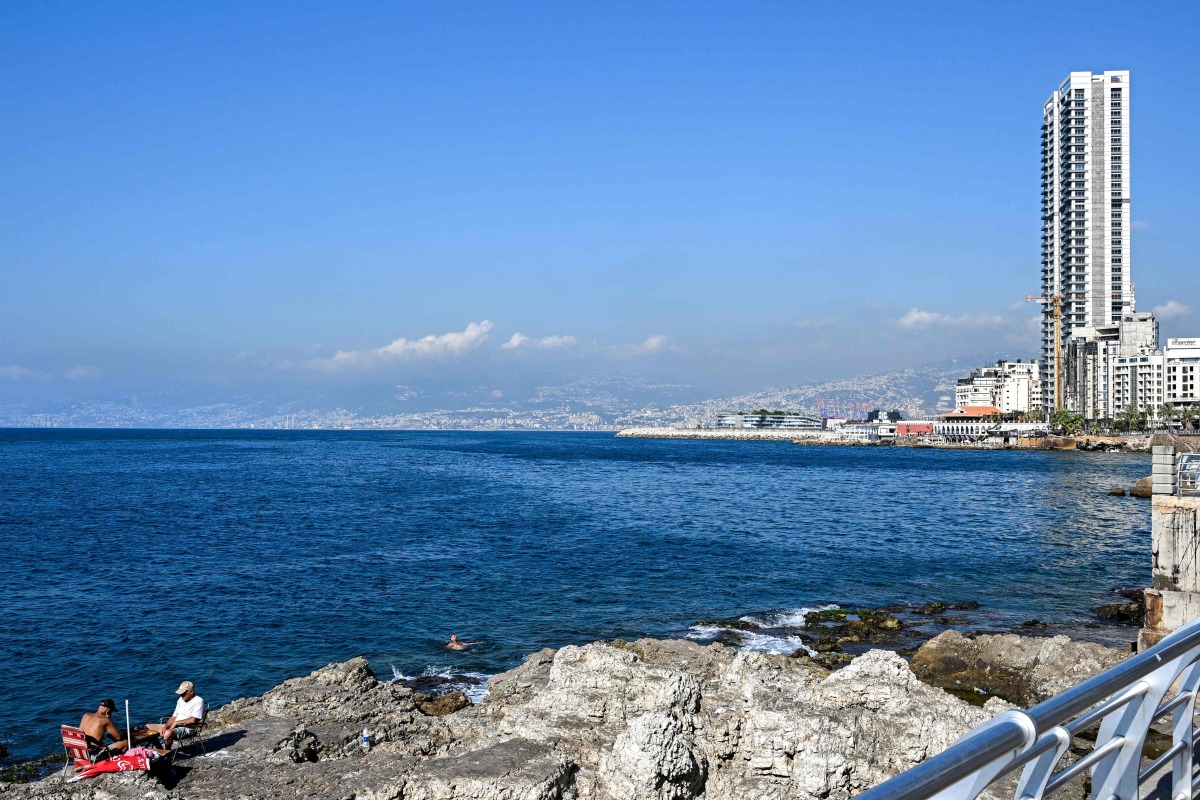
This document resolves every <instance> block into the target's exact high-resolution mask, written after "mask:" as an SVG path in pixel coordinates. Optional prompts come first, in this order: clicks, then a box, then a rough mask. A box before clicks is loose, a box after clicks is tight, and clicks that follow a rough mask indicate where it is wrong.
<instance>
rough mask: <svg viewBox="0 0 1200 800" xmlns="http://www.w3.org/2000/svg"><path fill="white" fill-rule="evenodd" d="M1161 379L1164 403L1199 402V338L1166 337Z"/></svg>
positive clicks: (1184, 403)
mask: <svg viewBox="0 0 1200 800" xmlns="http://www.w3.org/2000/svg"><path fill="white" fill-rule="evenodd" d="M1163 380H1164V381H1165V385H1164V387H1163V402H1164V403H1170V404H1171V405H1173V406H1181V405H1194V404H1200V339H1167V346H1166V348H1165V349H1164V350H1163Z"/></svg>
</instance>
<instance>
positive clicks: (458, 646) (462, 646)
mask: <svg viewBox="0 0 1200 800" xmlns="http://www.w3.org/2000/svg"><path fill="white" fill-rule="evenodd" d="M473 644H483V642H482V641H479V642H460V641H459V640H458V634H457V633H452V634H450V641H448V642H446V647H449V648H450V649H451V650H466V649H467V648H468V647H470V646H471V645H473Z"/></svg>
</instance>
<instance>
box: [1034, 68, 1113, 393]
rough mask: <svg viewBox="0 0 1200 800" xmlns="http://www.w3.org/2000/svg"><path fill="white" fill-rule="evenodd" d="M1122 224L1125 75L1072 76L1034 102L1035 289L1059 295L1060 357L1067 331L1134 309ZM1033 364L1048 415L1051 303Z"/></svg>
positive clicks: (1052, 363)
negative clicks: (1037, 158) (1038, 256)
mask: <svg viewBox="0 0 1200 800" xmlns="http://www.w3.org/2000/svg"><path fill="white" fill-rule="evenodd" d="M1130 222H1131V220H1130V217H1129V71H1128V70H1118V71H1109V72H1105V73H1103V74H1093V73H1091V72H1072V73H1071V74H1070V75H1069V76H1068V77H1067V79H1066V80H1065V81H1063V82H1062V85H1060V86H1059V87H1058V89H1057V90H1055V92H1054V93H1053V94H1052V95H1050V98H1049V99H1048V100H1047V101H1046V103H1045V105H1044V106H1043V107H1042V294H1043V295H1044V296H1045V297H1047V298H1053V297H1056V296H1058V297H1061V298H1062V321H1061V336H1062V347H1063V352H1064V353H1065V352H1066V345H1067V342H1068V341H1069V340H1070V339H1071V336H1072V334H1073V333H1074V332H1076V331H1079V332H1080V333H1081V334H1082V333H1083V332H1084V331H1082V330H1080V329H1087V330H1089V331H1092V330H1095V329H1097V328H1102V327H1106V326H1110V325H1115V324H1117V323H1119V322H1120V321H1121V317H1122V315H1123V314H1124V313H1126V312H1130V311H1133V309H1134V298H1133V282H1132V280H1130V277H1131V276H1130V258H1129V229H1130ZM1041 361H1042V386H1043V388H1044V391H1043V397H1044V398H1045V400H1044V406H1045V409H1046V411H1047V413H1049V412H1050V411H1053V409H1054V403H1055V389H1054V387H1055V382H1056V375H1057V371H1058V370H1059V369H1060V365H1059V364H1058V362H1057V361H1056V359H1055V346H1054V315H1053V303H1046V305H1045V313H1044V314H1043V316H1042V359H1041ZM1064 376H1065V373H1064Z"/></svg>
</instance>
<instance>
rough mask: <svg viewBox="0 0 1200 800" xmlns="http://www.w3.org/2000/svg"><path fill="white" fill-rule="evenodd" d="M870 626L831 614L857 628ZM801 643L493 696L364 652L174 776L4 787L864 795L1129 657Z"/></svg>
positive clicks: (544, 655)
mask: <svg viewBox="0 0 1200 800" xmlns="http://www.w3.org/2000/svg"><path fill="white" fill-rule="evenodd" d="M882 613H886V612H881V616H879V617H878V619H875V620H874V621H873V624H874V623H878V624H877V625H874V627H876V628H880V627H881V629H883V630H886V629H888V628H889V627H891V625H892V623H890V622H888V617H887V616H883V615H882ZM854 621H855V620H853V619H851V620H846V619H845V618H844V617H843V618H839V619H834V618H833V617H832V616H831V618H830V619H829V620H828V622H830V623H831V624H832V625H833V627H835V628H839V632H840V633H841V634H846V635H857V634H855V632H854V629H852V628H849V627H845V626H847V625H849V624H850V623H852V622H854ZM839 626H841V627H839ZM860 633H861V632H860ZM841 638H843V639H845V638H846V636H841ZM796 655H797V656H798V657H789V656H784V655H769V654H763V653H753V652H744V651H738V650H735V649H733V648H730V647H727V646H725V645H722V644H719V643H714V644H711V645H708V646H701V645H698V644H696V643H693V642H689V641H683V640H655V639H643V640H639V641H636V642H623V641H618V642H596V643H594V644H590V645H587V646H583V647H574V646H571V647H564V648H562V649H560V650H549V649H547V650H542V651H540V652H537V653H534V654H533V655H531V656H529V657H528V658H527V659H526V661H525V663H524V664H522V665H521V666H519V667H517V668H516V669H513V670H511V671H509V672H505V673H502V674H500V675H496V676H494V677H493V678H492V679H491V680H490V681H489V690H490V691H489V694H488V696H487V697H486V698H485V699H484V700H483V701H482V702H481V703H480V704H479V705H470V704H469V703H468V704H464V703H463V698H456V697H453V696H449V697H442V698H430V697H423V696H420V695H418V694H417V693H415V692H414V691H413V690H412V689H410V688H408V687H406V686H403V685H401V684H398V683H394V682H385V681H381V680H379V679H377V678H376V676H375V674H374V673H373V672H372V670H371V668H370V667H369V665H368V664H367V662H366V661H365V660H364V659H361V658H359V659H354V660H352V661H348V662H345V663H341V664H330V665H328V666H326V667H323V668H321V669H318V670H316V671H315V672H313V673H312V674H310V675H308V676H306V677H302V678H295V679H292V680H289V681H286V682H284V683H283V684H281V685H279V686H277V687H276V688H274V689H272V690H270V691H269V692H267V693H266V694H264V695H263V696H261V697H256V698H250V699H242V700H237V701H234V702H232V703H230V704H228V705H226V706H224V707H223V708H220V709H218V710H216V711H214V712H213V713H212V714H211V715H210V729H209V730H210V733H209V740H208V754H207V755H203V756H197V757H192V758H186V759H180V760H179V761H178V764H177V766H176V771H175V774H174V775H167V776H166V779H165V780H164V781H160V780H158V779H156V778H154V777H152V776H150V775H147V774H144V773H137V774H117V775H105V776H101V777H99V778H94V779H91V780H89V781H85V782H83V783H74V784H72V783H67V782H66V778H67V776H68V775H69V773H68V772H64V771H55V772H54V773H53V774H51V775H50V776H49V777H46V778H45V779H43V780H41V781H37V782H34V783H31V784H23V785H18V784H2V783H0V798H6V799H7V798H14V800H15V798H42V799H43V800H52V799H53V800H58V799H59V798H64V799H65V798H93V799H94V800H100V799H101V798H104V799H105V800H120V799H121V798H129V800H133V798H145V799H150V798H162V799H163V800H166V798H293V797H295V798H300V797H304V798H329V799H330V800H335V799H337V800H343V799H346V798H353V799H354V800H452V799H457V798H463V800H466V798H471V800H517V799H518V798H520V799H521V800H590V799H591V798H597V799H607V798H623V799H627V800H632V799H637V800H642V799H643V798H644V799H645V800H651V799H653V800H691V799H692V798H698V797H702V796H703V797H707V798H711V799H712V800H719V799H720V800H723V799H724V798H730V799H731V800H732V798H764V799H765V798H783V797H788V798H812V800H816V799H817V798H823V799H824V800H829V799H830V798H834V799H836V798H849V797H851V796H853V795H855V794H857V793H859V792H861V791H863V790H864V789H866V788H868V787H870V786H873V785H875V784H876V783H878V782H880V781H882V780H884V779H886V778H888V777H891V776H892V775H895V774H897V773H899V772H901V771H903V770H905V769H907V768H909V767H911V766H913V765H914V764H916V763H918V762H920V761H921V760H923V759H925V758H927V757H929V756H931V755H933V754H935V753H937V752H940V751H941V750H943V749H945V748H946V747H947V746H949V745H950V744H951V743H952V742H953V741H954V740H956V739H957V738H958V737H959V736H961V735H962V734H963V733H965V732H967V731H968V730H970V729H971V728H973V727H974V726H976V725H978V724H980V723H981V722H983V721H985V720H986V719H988V718H990V717H992V716H994V715H995V714H996V713H999V712H1001V711H1003V710H1006V709H1008V708H1010V707H1011V706H1010V705H1009V702H1010V701H1011V702H1016V703H1020V704H1025V703H1029V702H1036V701H1037V700H1040V699H1044V698H1045V697H1048V696H1050V695H1052V694H1054V693H1056V692H1058V691H1061V690H1062V689H1064V688H1066V687H1067V686H1070V685H1073V684H1075V683H1078V682H1079V681H1081V680H1084V679H1086V678H1087V677H1090V676H1091V675H1093V674H1096V673H1097V672H1099V671H1101V670H1102V669H1105V668H1106V667H1108V666H1111V665H1112V664H1115V663H1117V662H1118V661H1119V660H1121V659H1122V658H1124V657H1125V656H1126V655H1127V653H1126V652H1122V651H1120V650H1116V649H1112V648H1106V647H1102V646H1100V645H1094V644H1081V643H1076V642H1072V641H1070V640H1069V639H1067V638H1066V637H1063V636H1059V637H1054V638H1030V637H1022V636H1016V635H1012V634H1007V635H980V636H975V637H968V636H963V635H962V634H961V633H958V632H957V631H946V632H945V633H943V634H941V635H939V636H938V637H936V638H935V639H933V640H932V641H929V642H927V643H926V644H925V645H923V646H922V647H921V648H920V649H918V650H917V652H916V654H915V655H914V656H913V666H912V667H911V668H910V666H909V664H908V663H907V662H906V661H905V660H904V659H903V658H902V657H901V656H899V655H897V654H896V653H894V652H889V651H885V650H869V651H867V652H865V653H864V654H862V655H859V656H857V657H856V658H854V659H853V660H852V661H851V662H850V663H849V664H848V665H846V666H845V667H843V668H842V669H839V670H837V671H830V670H828V669H825V668H824V667H822V666H821V665H820V664H818V663H817V662H815V661H814V660H813V659H812V658H810V657H804V656H803V654H801V653H797V654H796ZM941 686H947V687H952V688H954V689H955V690H957V691H958V692H959V693H961V692H964V691H965V692H968V693H969V692H972V691H975V692H986V693H987V694H991V695H995V696H993V697H991V698H990V699H989V700H987V702H986V704H984V705H983V706H980V705H978V704H972V703H968V702H965V701H964V700H962V699H960V698H959V697H958V696H956V695H955V694H952V693H949V692H946V691H943V689H942V688H940V687H941ZM1002 698H1003V699H1002ZM364 728H367V729H368V730H369V731H370V732H371V741H372V747H371V749H370V750H369V751H366V752H364V751H363V749H362V748H361V746H360V739H361V734H362V731H363V729H364Z"/></svg>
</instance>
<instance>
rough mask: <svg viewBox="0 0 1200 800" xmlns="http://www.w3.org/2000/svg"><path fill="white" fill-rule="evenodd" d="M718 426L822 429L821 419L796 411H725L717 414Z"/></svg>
mask: <svg viewBox="0 0 1200 800" xmlns="http://www.w3.org/2000/svg"><path fill="white" fill-rule="evenodd" d="M717 427H718V428H752V429H760V428H779V429H784V430H803V431H819V430H821V420H820V419H818V418H817V417H810V416H807V415H805V414H797V413H794V412H782V411H781V412H777V413H774V414H770V413H768V414H747V413H746V412H744V411H738V412H725V413H722V414H718V415H717Z"/></svg>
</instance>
